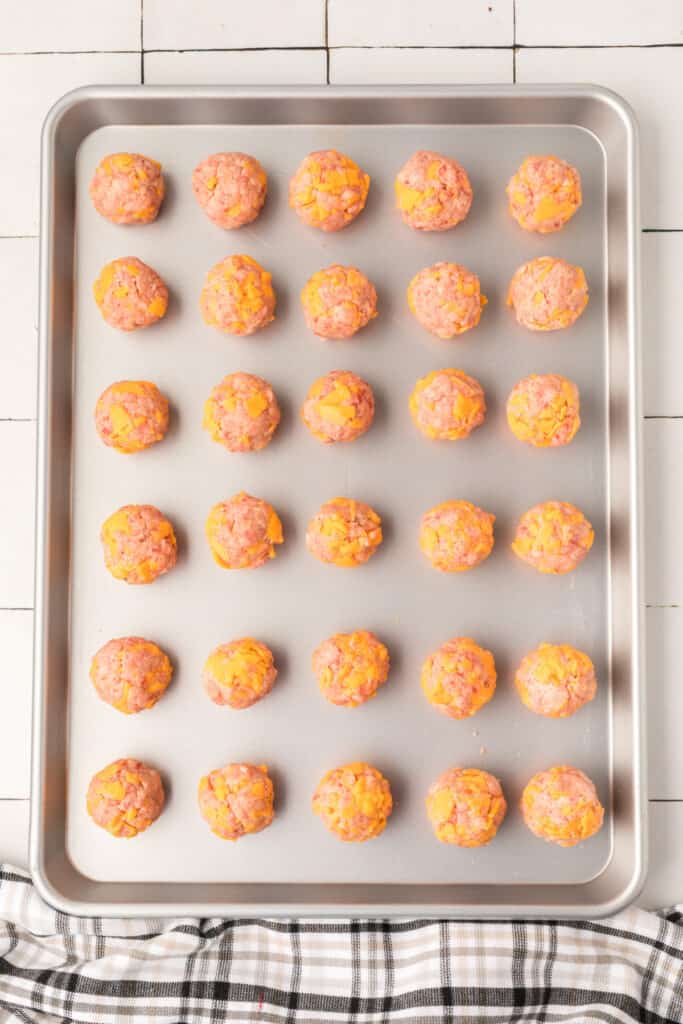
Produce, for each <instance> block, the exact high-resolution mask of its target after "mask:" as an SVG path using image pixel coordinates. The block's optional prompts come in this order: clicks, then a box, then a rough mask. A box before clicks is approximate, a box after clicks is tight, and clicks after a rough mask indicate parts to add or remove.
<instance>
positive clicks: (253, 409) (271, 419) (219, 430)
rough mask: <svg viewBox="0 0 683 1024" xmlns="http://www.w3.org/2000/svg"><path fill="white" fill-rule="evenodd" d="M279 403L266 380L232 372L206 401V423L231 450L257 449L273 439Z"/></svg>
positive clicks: (207, 428) (218, 439) (246, 450)
mask: <svg viewBox="0 0 683 1024" xmlns="http://www.w3.org/2000/svg"><path fill="white" fill-rule="evenodd" d="M279 422H280V406H279V405H278V404H277V398H276V397H275V394H274V392H273V389H272V388H271V386H270V384H269V383H268V381H267V380H264V379H263V378H262V377H257V376H255V374H253V373H231V374H229V375H228V376H227V377H224V378H223V380H222V381H221V382H220V384H217V385H216V387H215V388H214V389H213V390H212V392H211V394H210V395H209V397H208V398H207V400H206V403H205V405H204V421H203V426H204V429H205V430H208V432H209V434H210V435H211V438H212V440H214V441H218V443H219V444H222V445H224V447H225V448H227V449H228V451H230V452H257V451H260V450H261V448H265V447H266V445H267V444H268V443H269V442H270V441H271V439H272V437H273V434H274V433H275V431H276V430H277V426H278V424H279Z"/></svg>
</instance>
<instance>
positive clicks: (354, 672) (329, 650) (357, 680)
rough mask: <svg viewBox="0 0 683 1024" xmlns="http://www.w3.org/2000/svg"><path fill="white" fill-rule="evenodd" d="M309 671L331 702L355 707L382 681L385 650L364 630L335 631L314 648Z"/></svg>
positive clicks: (385, 667) (386, 670)
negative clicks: (311, 669) (351, 631)
mask: <svg viewBox="0 0 683 1024" xmlns="http://www.w3.org/2000/svg"><path fill="white" fill-rule="evenodd" d="M313 672H314V674H315V676H316V678H317V680H318V685H319V686H320V691H321V693H322V694H323V696H324V697H327V699H328V700H329V701H330V703H331V704H336V705H337V706H338V707H343V708H356V707H358V705H359V704H364V703H365V702H366V701H367V700H370V698H371V697H374V696H375V694H376V693H377V691H378V689H379V688H380V686H383V685H384V683H386V681H387V677H388V675H389V651H388V650H387V649H386V647H385V646H384V644H383V643H382V642H381V641H380V640H378V639H377V637H376V636H375V634H374V633H371V632H370V631H369V630H367V629H359V630H356V631H355V632H353V633H335V634H334V636H331V637H329V638H328V639H327V640H323V642H322V643H321V644H320V645H319V646H318V647H316V649H315V650H314V652H313Z"/></svg>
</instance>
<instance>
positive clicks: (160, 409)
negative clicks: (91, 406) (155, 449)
mask: <svg viewBox="0 0 683 1024" xmlns="http://www.w3.org/2000/svg"><path fill="white" fill-rule="evenodd" d="M95 427H96V428H97V433H98V434H99V435H100V438H101V440H102V441H104V443H105V444H106V445H107V447H109V448H114V449H116V451H117V452H123V454H124V455H131V454H133V453H134V452H141V451H143V450H144V449H145V448H149V447H150V446H151V445H153V444H156V443H157V442H158V441H162V440H163V438H164V436H165V434H166V431H167V430H168V400H167V399H166V398H165V396H164V395H162V393H161V391H159V388H158V387H157V386H156V384H152V383H151V381H148V380H121V381H118V383H116V384H110V385H109V387H108V388H107V389H106V390H105V391H103V392H102V394H101V395H100V397H99V398H98V400H97V405H96V406H95Z"/></svg>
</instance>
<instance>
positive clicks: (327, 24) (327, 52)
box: [323, 0, 330, 85]
mask: <svg viewBox="0 0 683 1024" xmlns="http://www.w3.org/2000/svg"><path fill="white" fill-rule="evenodd" d="M323 19H324V20H323V27H324V32H325V81H326V83H327V85H329V84H330V0H325V6H324V8H323Z"/></svg>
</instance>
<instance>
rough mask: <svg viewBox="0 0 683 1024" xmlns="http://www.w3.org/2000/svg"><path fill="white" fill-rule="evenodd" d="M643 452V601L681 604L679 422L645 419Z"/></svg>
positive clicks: (682, 428) (682, 427) (682, 434)
mask: <svg viewBox="0 0 683 1024" xmlns="http://www.w3.org/2000/svg"><path fill="white" fill-rule="evenodd" d="M644 449H645V453H644V454H645V534H646V541H645V600H646V602H647V604H652V605H683V528H682V526H681V509H683V472H682V471H681V469H682V465H683V419H680V420H668V419H665V420H647V421H646V422H645V430H644ZM680 788H681V794H680V795H681V797H683V779H681V780H680Z"/></svg>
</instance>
